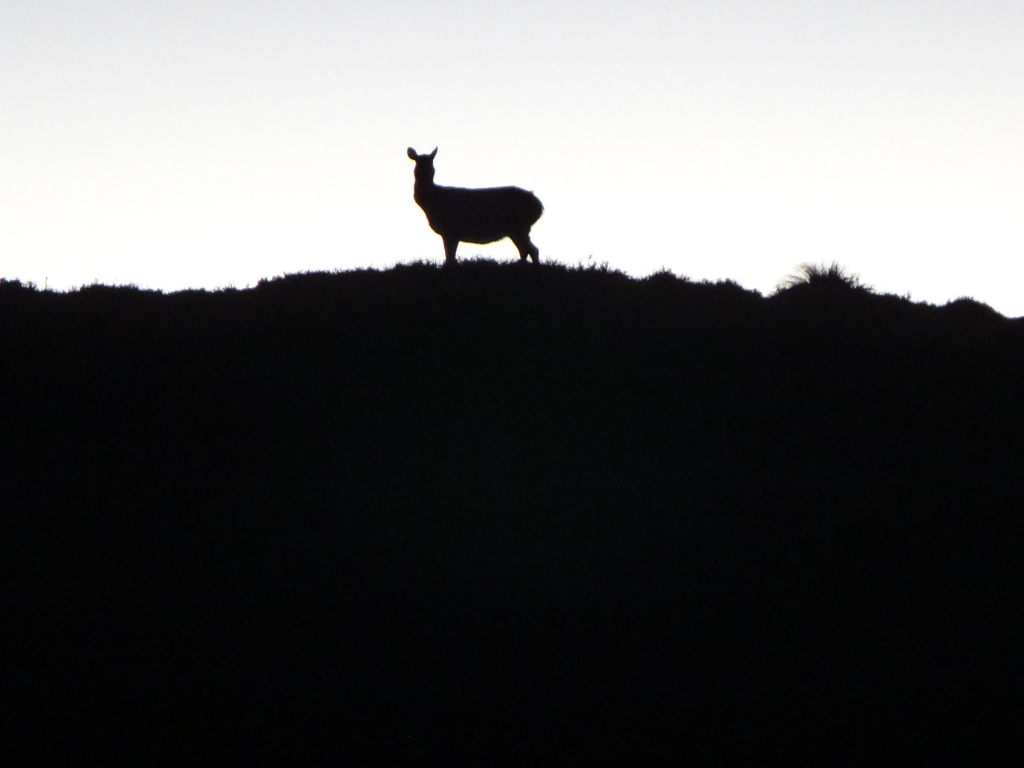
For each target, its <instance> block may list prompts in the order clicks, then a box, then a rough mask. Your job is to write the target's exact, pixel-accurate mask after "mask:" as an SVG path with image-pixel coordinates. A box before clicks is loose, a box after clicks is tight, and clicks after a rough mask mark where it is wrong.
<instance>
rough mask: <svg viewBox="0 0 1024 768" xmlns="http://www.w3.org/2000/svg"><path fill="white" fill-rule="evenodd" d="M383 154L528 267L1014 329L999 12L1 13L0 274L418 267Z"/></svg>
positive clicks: (1019, 90)
mask: <svg viewBox="0 0 1024 768" xmlns="http://www.w3.org/2000/svg"><path fill="white" fill-rule="evenodd" d="M408 146H413V147H415V148H416V149H417V150H418V151H420V152H427V151H430V150H431V149H433V148H434V147H435V146H437V147H439V151H438V155H437V160H436V163H435V164H436V167H437V181H438V183H441V184H452V185H458V186H499V185H505V184H514V185H517V186H521V187H524V188H526V189H531V190H533V191H534V192H535V193H536V194H537V195H538V196H539V197H540V198H541V200H542V201H543V202H544V204H545V208H546V211H545V214H544V217H543V218H542V219H541V220H540V222H538V224H537V225H536V226H535V227H534V230H533V240H534V242H535V243H537V245H538V246H539V247H540V250H541V258H542V260H545V259H554V260H557V261H561V262H563V263H568V264H576V263H578V262H584V263H586V262H588V260H590V259H592V260H593V261H594V262H596V263H601V262H608V264H609V265H610V266H612V267H614V268H617V269H620V270H622V271H624V272H627V273H630V274H634V275H646V274H649V273H651V272H653V271H656V270H658V269H661V268H663V267H664V268H668V269H671V270H672V271H674V272H676V273H677V274H680V275H687V276H689V277H691V278H694V279H704V278H709V279H720V278H731V279H734V280H736V281H737V282H739V283H740V284H742V285H744V286H747V287H750V288H757V289H759V290H762V291H765V292H768V291H771V290H772V289H773V288H774V286H775V285H776V284H777V283H778V281H779V280H781V279H783V278H784V277H786V276H787V275H788V274H791V273H792V272H793V271H794V269H795V268H796V267H797V266H798V265H799V264H801V263H803V262H808V261H813V262H822V261H824V262H831V261H833V260H835V261H838V262H840V263H841V264H843V265H844V266H845V267H846V268H847V269H848V270H850V271H851V272H854V273H858V274H859V275H860V276H861V279H862V280H863V281H864V282H865V283H867V284H869V285H873V286H874V287H875V288H876V289H878V290H883V291H889V292H895V293H900V294H903V293H906V292H908V291H909V292H910V293H911V295H912V297H913V298H914V299H915V300H927V301H932V302H936V303H942V302H945V301H947V300H949V299H951V298H956V297H959V296H964V295H967V296H973V297H974V298H976V299H978V300H980V301H984V302H986V303H988V304H991V305H992V306H993V307H994V308H996V309H997V310H999V311H1001V312H1003V313H1005V314H1008V315H1011V316H1020V315H1024V2H1021V0H973V1H972V0H856V1H855V0H815V1H812V0H675V1H674V2H656V1H654V0H632V2H629V3H625V2H621V1H619V2H605V1H604V0H586V1H584V0H564V1H563V2H558V1H557V0H548V1H546V2H540V1H539V0H537V1H535V0H512V1H510V2H505V1H504V0H477V1H475V2H471V1H470V0H416V2H404V1H402V0H374V1H373V2H359V3H356V2H327V0H306V1H304V0H287V1H285V0H201V1H200V0H147V1H145V2H143V1H142V0H0V276H3V277H7V278H18V279H21V280H22V281H33V282H35V283H36V284H38V285H39V286H41V287H42V286H44V285H48V286H49V287H51V288H59V289H65V288H69V287H77V286H79V285H83V284H89V283H92V282H95V281H99V282H103V283H108V284H129V283H132V284H136V285H139V286H143V287H152V288H161V289H164V290H171V289H179V288H183V287H205V288H214V287H219V286H225V285H234V286H236V287H243V286H247V285H251V284H253V283H255V282H256V281H257V280H259V279H260V278H263V277H274V276H277V275H281V274H285V273H291V272H302V271H310V270H334V269H350V268H357V267H368V266H375V267H386V266H389V265H392V264H395V263H398V262H407V261H412V260H417V259H430V260H434V261H441V260H442V259H443V249H442V245H441V240H440V238H439V237H438V236H437V235H435V234H434V233H433V232H431V231H430V229H429V228H428V226H427V223H426V219H425V218H424V216H423V214H422V212H421V211H420V210H419V208H417V207H416V205H415V204H414V203H413V200H412V183H413V175H412V171H413V164H412V162H411V161H410V160H409V159H408V158H407V157H406V147H408ZM459 253H460V256H472V255H475V254H482V255H485V256H489V257H492V258H497V259H503V260H505V259H508V260H512V259H515V258H518V256H517V253H516V249H515V247H514V246H513V245H512V244H511V243H510V242H508V241H507V240H506V241H504V242H501V243H498V244H495V245H490V246H476V245H468V244H464V245H462V246H460V250H459Z"/></svg>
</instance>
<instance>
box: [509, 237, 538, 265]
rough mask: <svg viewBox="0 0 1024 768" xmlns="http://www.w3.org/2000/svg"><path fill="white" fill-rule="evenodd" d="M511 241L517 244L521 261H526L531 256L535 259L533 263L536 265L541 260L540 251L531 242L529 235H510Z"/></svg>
mask: <svg viewBox="0 0 1024 768" xmlns="http://www.w3.org/2000/svg"><path fill="white" fill-rule="evenodd" d="M509 239H511V240H512V242H513V243H515V244H516V248H518V249H519V260H520V261H526V257H527V256H529V257H530V258H532V259H533V263H534V264H536V263H537V261H538V260H539V258H540V249H539V248H538V247H537V246H536V245H534V244H533V243H531V242H530V235H529V233H527V234H525V235H510V236H509Z"/></svg>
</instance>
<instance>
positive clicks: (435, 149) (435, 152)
mask: <svg viewBox="0 0 1024 768" xmlns="http://www.w3.org/2000/svg"><path fill="white" fill-rule="evenodd" d="M436 154H437V147H434V151H433V152H431V153H430V155H429V157H430V159H431V160H433V159H434V155H436Z"/></svg>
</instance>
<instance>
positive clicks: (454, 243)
mask: <svg viewBox="0 0 1024 768" xmlns="http://www.w3.org/2000/svg"><path fill="white" fill-rule="evenodd" d="M458 247H459V241H458V240H457V239H454V238H451V237H446V238H444V261H445V263H446V264H454V263H455V251H456V249H458Z"/></svg>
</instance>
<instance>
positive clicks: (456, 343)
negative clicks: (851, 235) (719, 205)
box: [0, 261, 1024, 765]
mask: <svg viewBox="0 0 1024 768" xmlns="http://www.w3.org/2000/svg"><path fill="white" fill-rule="evenodd" d="M0 409H2V411H0V413H2V416H0V509H2V515H0V526H2V528H0V569H2V570H0V577H2V580H3V581H2V584H0V587H2V591H0V611H2V617H3V618H2V622H0V644H2V645H0V652H2V656H0V659H2V661H0V675H2V681H3V688H4V690H5V693H6V695H4V696H3V702H4V703H3V704H0V706H2V707H3V709H2V710H0V722H2V723H3V729H4V730H5V731H6V733H7V736H6V737H5V738H4V739H3V740H2V741H3V746H2V747H0V749H2V750H3V751H5V752H7V753H8V755H7V759H6V760H5V761H4V762H5V764H17V763H18V762H38V763H40V764H46V763H48V762H51V761H52V760H53V759H54V758H56V757H64V758H67V759H68V760H70V764H81V763H82V762H84V761H85V760H86V759H89V758H95V757H103V758H104V762H105V763H109V764H118V763H119V764H146V763H150V762H153V761H154V760H157V759H169V760H174V761H175V762H184V761H185V760H186V759H190V758H196V759H198V758H199V757H209V756H210V755H214V756H219V757H220V758H221V759H222V760H223V761H225V762H227V761H229V760H230V761H232V762H235V761H237V760H239V759H246V758H248V759H256V758H269V759H276V760H277V761H278V762H280V763H282V764H283V763H294V762H297V761H301V762H307V759H306V758H310V757H314V758H330V757H341V756H356V755H360V756H362V757H363V758H364V759H365V758H370V761H369V762H371V763H375V764H381V765H386V764H391V763H392V762H394V761H395V760H396V759H399V758H401V757H403V756H404V757H411V758H413V759H415V760H417V761H418V762H423V761H425V760H426V759H427V758H428V757H429V758H437V757H442V756H443V757H448V758H450V759H451V760H452V761H453V762H455V761H457V760H461V761H465V760H467V759H469V760H471V761H472V762H473V763H476V764H488V765H490V764H502V763H544V762H563V763H564V762H567V761H570V760H571V761H574V762H581V763H585V764H595V765H600V764H636V763H644V762H668V761H669V758H672V757H682V758H692V759H702V760H704V761H707V760H708V759H710V758H718V757H725V756H726V755H728V754H732V755H733V756H734V757H735V756H739V757H741V758H745V760H746V762H748V763H749V764H766V763H792V762H794V761H799V760H801V759H805V758H807V759H817V760H821V761H822V762H827V763H828V764H830V765H843V764H850V765H863V764H864V761H865V760H866V759H869V758H887V759H891V760H893V761H894V762H895V761H897V760H898V761H899V762H900V763H902V764H910V763H913V762H919V761H923V760H926V759H928V760H932V761H935V760H942V761H943V762H962V763H964V764H966V763H971V764H974V763H988V762H991V760H992V758H994V757H995V756H1000V757H1001V758H1004V759H1005V758H1006V757H1010V758H1011V760H1010V761H1009V762H1007V764H1012V763H1014V762H1020V761H1022V760H1024V751H1022V747H1021V745H1022V742H1024V737H1022V727H1024V726H1022V715H1024V664H1022V648H1024V636H1022V632H1021V630H1020V628H1021V626H1024V616H1022V613H1024V600H1022V597H1024V518H1022V510H1024V320H1007V319H1006V318H1003V317H1002V316H1000V315H998V314H996V313H994V312H993V311H992V310H990V309H989V308H987V307H985V306H984V305H981V304H977V303H975V302H972V301H970V300H961V301H958V302H954V303H951V304H949V305H947V306H944V307H935V306H929V305H922V304H912V303H910V302H908V301H906V300H903V299H900V298H897V297H893V296H883V295H876V294H873V293H871V292H870V291H868V290H866V289H863V288H861V287H858V286H856V285H855V283H854V282H853V281H851V280H848V279H846V278H844V276H843V275H841V274H836V273H828V272H822V271H819V272H816V273H814V274H813V275H812V277H811V279H810V280H809V282H801V283H798V284H796V285H794V286H793V287H791V288H788V289H785V290H782V291H780V292H779V293H778V294H776V295H773V296H771V297H768V298H765V297H762V296H761V295H759V294H757V293H752V292H748V291H745V290H743V289H741V288H739V287H738V286H736V285H734V284H731V283H718V284H707V283H704V284H696V283H690V282H687V281H684V280H681V279H677V278H675V277H673V276H671V275H667V274H666V275H656V276H653V277H650V278H648V279H646V280H632V279H628V278H626V277H624V276H623V275H621V274H618V273H614V272H607V271H603V270H600V269H598V270H568V269H565V268H562V267H558V266H548V265H545V266H540V267H535V266H532V265H519V264H509V265H500V264H495V263H493V262H486V261H479V262H469V263H463V264H459V265H457V266H455V267H447V268H439V267H435V266H431V265H422V264H421V265H410V266H403V267H397V268H395V269H393V270H390V271H387V272H375V271H365V272H351V273H343V274H333V275H332V274H310V275H295V276H291V277H287V278H284V279H280V280H273V281H270V282H265V283H261V284H260V285H259V286H258V287H257V288H255V289H252V290H244V291H234V290H229V291H221V292H218V293H204V292H184V293H177V294H169V295H163V294H160V293H154V292H145V291H140V290H136V289H132V288H108V287H102V286H93V287H89V288H84V289H82V290H80V291H78V292H75V293H71V294H56V293H52V292H41V291H37V290H35V289H32V288H30V287H27V286H22V285H20V284H18V283H11V282H2V283H0ZM1013 756H1016V760H1013V759H1012V757H1013ZM192 762H194V760H193V761H192Z"/></svg>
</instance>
